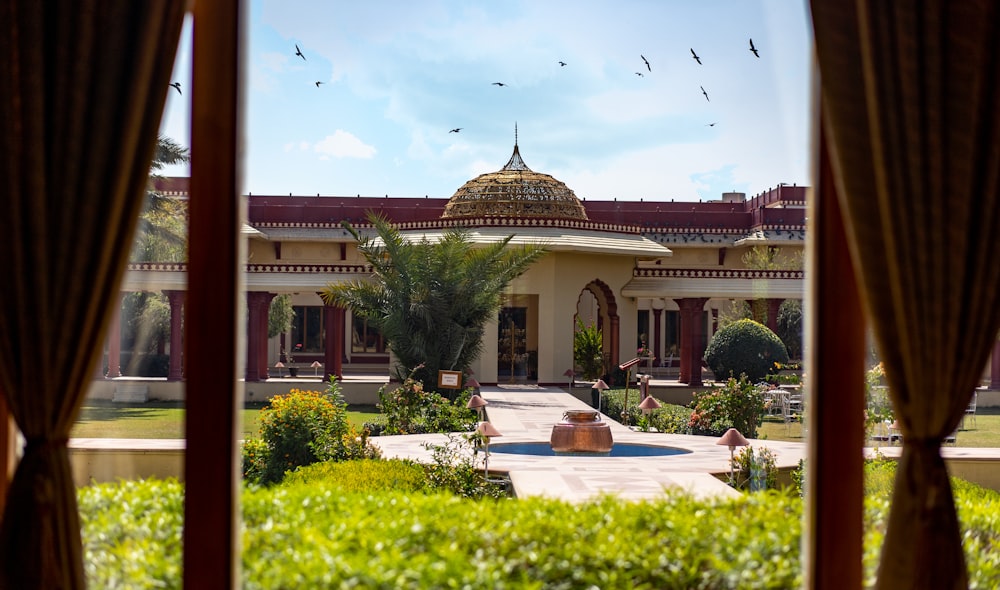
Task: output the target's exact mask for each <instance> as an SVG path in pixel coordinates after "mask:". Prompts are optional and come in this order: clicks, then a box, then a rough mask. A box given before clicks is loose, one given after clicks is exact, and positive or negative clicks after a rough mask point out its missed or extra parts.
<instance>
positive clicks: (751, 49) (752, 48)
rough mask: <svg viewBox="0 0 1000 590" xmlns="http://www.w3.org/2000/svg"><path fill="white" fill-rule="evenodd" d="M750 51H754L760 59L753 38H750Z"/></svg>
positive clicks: (754, 54)
mask: <svg viewBox="0 0 1000 590" xmlns="http://www.w3.org/2000/svg"><path fill="white" fill-rule="evenodd" d="M750 51H751V52H753V56H754V57H756V58H758V59H760V54H759V53H757V48H756V47H754V46H753V39H750Z"/></svg>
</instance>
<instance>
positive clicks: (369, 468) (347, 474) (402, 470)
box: [282, 459, 431, 492]
mask: <svg viewBox="0 0 1000 590" xmlns="http://www.w3.org/2000/svg"><path fill="white" fill-rule="evenodd" d="M282 483H283V484H284V485H289V486H294V485H298V484H318V483H328V484H330V485H332V486H335V487H337V488H338V489H340V490H342V491H345V492H382V491H385V490H398V491H404V492H421V491H427V490H430V489H431V487H430V482H429V481H428V480H427V474H426V473H425V471H424V466H423V465H420V464H419V463H414V462H413V461H409V460H405V459H389V460H379V459H359V460H357V461H342V462H334V461H326V462H324V463H313V464H312V465H308V466H306V467H300V468H299V469H296V470H295V471H293V472H292V473H289V474H288V475H287V476H285V479H284V481H283V482H282Z"/></svg>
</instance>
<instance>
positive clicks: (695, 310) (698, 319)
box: [688, 297, 708, 387]
mask: <svg viewBox="0 0 1000 590" xmlns="http://www.w3.org/2000/svg"><path fill="white" fill-rule="evenodd" d="M707 301H708V298H707V297H699V298H697V299H688V305H689V306H690V308H691V311H690V314H691V331H690V332H689V333H688V335H689V336H690V341H689V342H690V348H691V356H689V357H688V362H689V363H691V365H690V367H691V368H690V369H689V370H688V378H689V380H688V385H690V386H692V387H701V386H702V381H701V357H703V356H705V348H704V347H703V346H702V344H701V339H702V336H703V335H704V334H705V317H704V313H703V312H704V310H705V303H706V302H707Z"/></svg>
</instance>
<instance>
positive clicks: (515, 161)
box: [502, 123, 531, 172]
mask: <svg viewBox="0 0 1000 590" xmlns="http://www.w3.org/2000/svg"><path fill="white" fill-rule="evenodd" d="M502 169H503V170H519V171H528V172H531V168H528V165H527V164H525V163H524V160H522V159H521V152H520V150H518V149H517V123H514V153H513V154H511V155H510V159H509V160H507V164H506V165H505V166H504V167H503V168H502Z"/></svg>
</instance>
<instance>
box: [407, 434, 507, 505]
mask: <svg viewBox="0 0 1000 590" xmlns="http://www.w3.org/2000/svg"><path fill="white" fill-rule="evenodd" d="M481 443H482V439H481V438H480V436H479V435H477V434H471V435H470V434H462V435H455V434H450V433H449V434H448V435H447V440H446V441H445V443H444V444H440V445H437V444H433V443H424V448H426V449H428V450H430V451H431V457H432V460H433V463H431V464H429V465H425V466H424V468H425V469H426V472H427V480H428V481H429V482H430V485H431V487H432V488H434V489H437V490H443V491H448V492H451V493H453V494H455V495H458V496H462V497H464V498H480V497H491V498H505V497H507V490H506V488H505V487H504V486H501V485H497V484H496V483H494V482H490V481H486V479H485V477H484V474H483V473H482V472H480V470H479V463H480V461H482V459H483V458H484V457H485V455H483V456H480V454H479V453H480V451H481V450H482V444H481Z"/></svg>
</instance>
